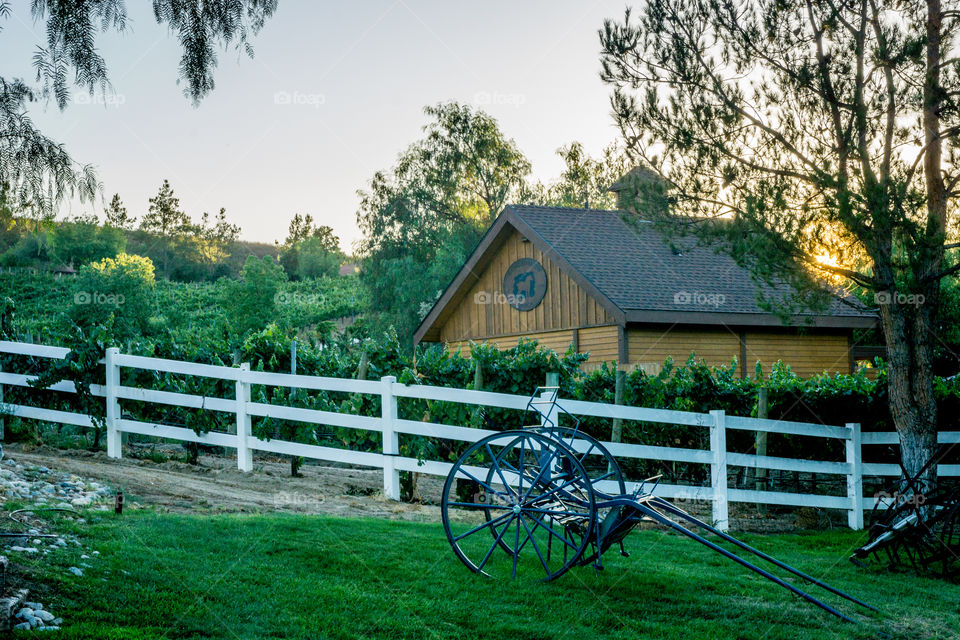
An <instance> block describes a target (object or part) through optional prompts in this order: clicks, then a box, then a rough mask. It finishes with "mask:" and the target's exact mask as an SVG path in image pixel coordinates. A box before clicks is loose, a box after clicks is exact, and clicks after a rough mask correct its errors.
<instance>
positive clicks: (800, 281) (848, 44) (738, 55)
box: [600, 0, 960, 478]
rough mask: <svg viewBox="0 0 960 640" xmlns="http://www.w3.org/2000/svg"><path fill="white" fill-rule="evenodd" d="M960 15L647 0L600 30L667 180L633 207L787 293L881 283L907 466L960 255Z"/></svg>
mask: <svg viewBox="0 0 960 640" xmlns="http://www.w3.org/2000/svg"><path fill="white" fill-rule="evenodd" d="M958 24H960V11H957V10H953V9H951V10H945V9H944V8H942V7H941V4H940V2H939V0H927V1H926V2H902V3H894V4H891V3H878V2H875V1H873V0H861V1H859V2H834V1H832V0H827V1H825V2H809V1H806V2H801V1H800V0H776V1H774V0H705V1H702V2H680V1H678V0H650V1H649V2H648V3H647V4H646V5H645V7H644V10H643V14H642V16H641V18H640V19H639V21H637V20H634V18H633V16H632V14H631V12H630V11H629V10H628V11H627V13H626V15H625V16H624V19H623V21H622V22H616V21H609V20H608V21H606V22H605V24H604V27H603V29H602V30H601V32H600V40H601V49H602V54H601V56H602V59H601V62H602V78H603V79H604V81H606V82H608V83H610V84H611V85H613V87H614V92H613V96H612V98H611V104H612V106H613V112H614V117H615V120H616V123H617V125H618V127H619V128H620V130H621V132H622V134H623V137H624V139H625V141H626V144H627V150H628V152H629V153H630V154H631V155H632V157H633V158H634V159H636V160H638V161H642V162H644V163H646V165H647V166H648V167H649V168H650V169H651V170H652V171H653V172H655V173H656V174H657V175H658V176H659V177H660V178H661V181H659V182H657V181H654V182H650V181H643V180H639V181H638V182H637V184H635V185H634V186H633V188H632V198H633V205H634V206H633V208H634V209H635V210H636V211H637V212H639V213H641V214H643V215H645V216H646V217H648V218H651V219H654V220H655V221H657V222H658V223H659V224H660V226H661V228H663V229H664V230H667V231H669V232H670V233H674V234H676V233H684V232H693V233H696V234H698V235H699V236H700V237H702V238H704V240H706V241H710V242H720V243H721V245H722V247H723V248H724V249H725V250H727V251H729V252H730V253H731V255H733V256H734V258H736V259H737V261H738V262H740V263H741V264H743V265H745V266H747V267H749V268H750V269H751V270H752V272H753V273H754V274H755V275H757V277H759V278H761V279H763V280H766V281H767V282H771V283H777V282H789V283H791V284H793V285H794V287H795V289H796V291H797V295H795V296H791V299H790V300H789V304H790V305H791V306H802V305H808V304H814V303H815V302H816V301H817V299H818V298H821V296H818V295H817V293H818V292H822V291H823V287H821V286H818V285H819V284H820V283H821V282H822V281H823V280H824V279H827V280H828V281H830V282H837V283H842V284H845V285H847V286H850V287H860V288H862V289H863V290H864V291H865V292H867V293H868V294H869V295H872V297H873V302H875V303H876V307H877V308H878V309H879V314H880V322H881V326H882V331H883V336H884V339H885V342H886V350H887V359H888V365H887V366H888V369H887V372H888V381H889V382H888V392H889V397H890V409H891V414H892V416H893V419H894V422H895V424H896V427H897V431H898V432H899V435H900V441H901V445H902V447H901V451H902V456H903V462H904V465H905V467H906V470H907V472H908V473H910V474H915V473H917V472H918V471H919V470H920V467H921V466H922V465H923V463H924V462H926V460H927V459H928V458H930V457H931V456H932V455H933V453H934V450H935V449H936V446H937V443H936V439H937V437H936V425H937V406H936V402H935V400H934V394H933V379H934V375H933V352H934V344H935V343H936V341H937V339H938V338H937V335H936V329H935V328H936V326H937V318H938V313H939V308H940V282H941V280H942V279H943V278H947V277H951V276H953V275H954V274H955V273H956V271H957V270H958V268H960V264H958V263H957V262H956V261H955V260H954V259H952V258H948V257H947V255H946V252H947V251H950V250H953V249H956V248H958V247H960V244H957V243H953V242H950V236H952V235H953V229H954V226H953V225H954V224H955V220H954V216H953V213H954V211H955V207H956V205H955V201H954V197H955V195H956V188H957V185H958V181H960V172H958V167H957V164H956V160H957V156H956V150H955V149H956V147H955V141H956V138H957V135H958V134H960V122H958V114H960V111H958V106H960V105H958V102H957V98H958V96H960V73H958V72H960V66H958V62H957V57H956V54H957V51H956V36H957V28H958V27H957V25H958ZM658 203H659V205H660V206H654V205H658ZM668 203H669V205H670V206H666V205H667V204H668ZM818 281H819V282H818ZM928 474H929V477H930V478H933V477H935V475H934V474H935V471H934V470H933V469H931V470H930V471H929V472H928Z"/></svg>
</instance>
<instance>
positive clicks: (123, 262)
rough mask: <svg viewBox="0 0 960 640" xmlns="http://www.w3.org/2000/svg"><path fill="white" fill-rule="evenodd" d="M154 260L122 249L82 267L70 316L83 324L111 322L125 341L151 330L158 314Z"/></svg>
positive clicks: (113, 330) (115, 334)
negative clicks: (155, 297)
mask: <svg viewBox="0 0 960 640" xmlns="http://www.w3.org/2000/svg"><path fill="white" fill-rule="evenodd" d="M153 287H154V276H153V263H152V262H150V259H149V258H144V257H143V256H135V255H130V254H126V253H121V254H120V255H118V256H117V257H116V258H104V259H103V260H100V261H98V262H92V263H90V264H88V265H84V266H83V267H81V268H80V273H79V274H78V275H77V278H76V285H75V289H74V291H75V293H74V298H73V306H72V307H71V308H70V317H71V318H72V319H73V320H74V322H76V323H77V324H78V325H80V326H81V327H95V326H97V325H108V326H110V328H111V335H112V337H113V338H114V339H115V340H118V341H120V344H122V342H124V341H127V340H132V339H135V338H138V337H140V336H142V335H146V334H149V333H150V324H149V323H150V319H151V318H152V317H153V316H154V315H156V311H155V302H154V297H153Z"/></svg>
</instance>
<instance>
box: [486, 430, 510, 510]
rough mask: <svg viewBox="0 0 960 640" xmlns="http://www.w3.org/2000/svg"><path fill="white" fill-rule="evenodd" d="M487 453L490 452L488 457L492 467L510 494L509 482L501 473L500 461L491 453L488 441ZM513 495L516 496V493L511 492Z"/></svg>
mask: <svg viewBox="0 0 960 640" xmlns="http://www.w3.org/2000/svg"><path fill="white" fill-rule="evenodd" d="M487 453H489V454H490V459H491V460H492V462H493V467H494V469H495V470H496V472H497V475H498V476H500V480H501V481H502V482H503V486H504V487H506V488H507V489H508V490H509V491H510V493H511V494H513V489H512V488H511V487H510V483H509V482H507V478H506V477H505V476H504V475H503V470H502V469H501V468H500V462H499V461H498V458H497V456H495V455H493V449H491V448H490V443H487ZM513 497H516V494H513Z"/></svg>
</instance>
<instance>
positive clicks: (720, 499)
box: [710, 411, 730, 531]
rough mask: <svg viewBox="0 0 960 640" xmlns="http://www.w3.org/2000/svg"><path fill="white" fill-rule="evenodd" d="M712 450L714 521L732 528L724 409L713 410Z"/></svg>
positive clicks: (722, 528) (717, 526) (717, 525)
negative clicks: (728, 497) (728, 498)
mask: <svg viewBox="0 0 960 640" xmlns="http://www.w3.org/2000/svg"><path fill="white" fill-rule="evenodd" d="M710 417H712V418H713V424H712V425H710V451H711V452H712V453H713V463H712V464H711V465H710V487H711V489H712V493H713V522H714V526H715V527H716V528H717V529H720V530H721V531H727V530H728V529H729V528H730V519H729V515H728V502H727V426H726V420H727V416H726V413H725V412H724V411H711V412H710Z"/></svg>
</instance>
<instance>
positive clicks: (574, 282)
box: [414, 208, 626, 343]
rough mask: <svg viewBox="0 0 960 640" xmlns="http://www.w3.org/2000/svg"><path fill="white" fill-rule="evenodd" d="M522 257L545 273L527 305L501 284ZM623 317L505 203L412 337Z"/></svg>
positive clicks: (506, 331) (536, 329) (540, 329)
mask: <svg viewBox="0 0 960 640" xmlns="http://www.w3.org/2000/svg"><path fill="white" fill-rule="evenodd" d="M522 259H528V260H535V261H536V262H537V263H538V264H540V265H541V266H542V267H543V269H544V275H545V276H546V279H545V287H544V289H545V290H544V291H543V292H542V296H543V297H542V299H540V300H539V301H538V304H537V305H536V306H535V307H534V308H533V309H530V310H521V309H522V305H519V306H520V307H521V308H520V309H518V308H516V307H515V306H514V305H511V304H510V301H511V298H510V296H513V295H514V291H513V290H511V288H510V287H509V286H508V287H505V286H504V278H505V276H506V275H507V271H508V270H509V269H510V267H511V265H513V264H514V263H516V262H517V261H519V260H522ZM513 301H514V302H516V299H514V300H513ZM625 317H626V315H625V313H624V311H623V310H622V309H620V308H618V307H617V306H616V305H614V304H613V303H612V302H611V301H610V300H609V298H607V297H606V296H605V295H604V294H602V293H601V292H600V291H599V290H598V289H597V288H596V287H595V286H594V285H593V284H592V283H590V282H589V281H587V280H586V279H584V278H583V277H582V276H581V275H580V274H579V273H578V272H577V271H576V270H575V269H573V268H572V267H571V266H570V265H569V263H568V262H567V261H566V260H565V259H564V258H563V257H562V256H560V255H559V254H558V253H557V252H556V251H555V250H554V249H553V248H552V247H551V246H550V245H549V244H547V243H546V242H545V241H544V240H543V239H542V238H541V237H540V236H539V234H537V233H536V232H535V231H534V230H533V229H531V228H530V227H529V225H527V224H526V223H525V222H524V221H523V220H522V219H520V218H519V217H517V216H516V215H514V214H513V211H512V210H511V209H510V208H508V209H506V210H505V211H504V213H503V214H501V215H500V217H498V218H497V221H496V222H495V223H494V224H493V226H492V227H491V228H490V230H489V231H488V232H487V234H486V235H485V236H484V238H483V239H482V240H481V241H480V244H479V245H478V246H477V248H476V250H474V252H473V254H472V255H471V256H470V259H469V260H468V261H467V263H466V264H465V265H464V267H463V268H462V269H461V270H460V273H458V274H457V276H456V277H455V278H454V280H453V282H452V283H451V284H450V286H448V287H447V289H446V291H444V293H443V295H442V296H441V297H440V300H438V301H437V303H436V305H434V307H433V309H432V310H431V311H430V313H429V314H428V315H427V317H426V318H424V320H423V322H422V323H421V325H420V328H419V329H418V330H417V332H416V334H415V336H414V340H415V341H416V342H448V343H450V342H460V341H468V340H471V339H474V338H476V337H478V336H520V335H530V334H531V333H549V332H552V331H559V330H564V329H572V328H577V327H592V326H604V325H614V324H618V323H622V322H623V321H624V320H625Z"/></svg>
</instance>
